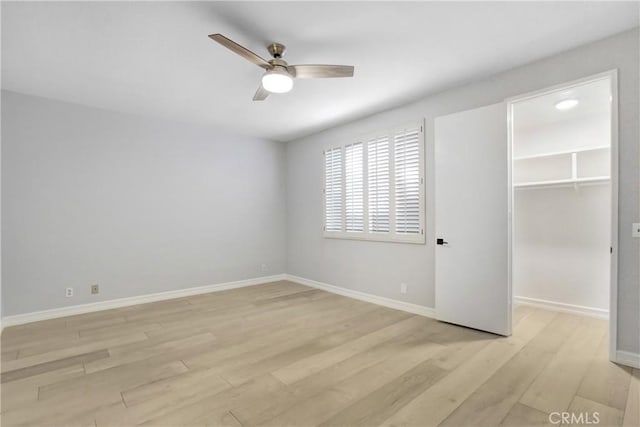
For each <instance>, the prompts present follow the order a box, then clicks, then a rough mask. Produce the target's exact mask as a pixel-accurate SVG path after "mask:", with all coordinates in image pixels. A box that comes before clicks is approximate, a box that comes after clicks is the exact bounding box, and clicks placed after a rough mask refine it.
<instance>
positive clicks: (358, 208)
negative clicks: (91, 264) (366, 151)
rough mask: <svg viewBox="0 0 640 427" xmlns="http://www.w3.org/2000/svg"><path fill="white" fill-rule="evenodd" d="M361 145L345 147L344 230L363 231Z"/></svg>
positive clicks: (359, 143)
mask: <svg viewBox="0 0 640 427" xmlns="http://www.w3.org/2000/svg"><path fill="white" fill-rule="evenodd" d="M362 150H363V144H362V143H361V142H358V143H356V144H349V145H347V146H346V147H345V181H346V182H345V230H346V231H347V232H362V231H363V230H364V180H363V178H364V177H363V156H362Z"/></svg>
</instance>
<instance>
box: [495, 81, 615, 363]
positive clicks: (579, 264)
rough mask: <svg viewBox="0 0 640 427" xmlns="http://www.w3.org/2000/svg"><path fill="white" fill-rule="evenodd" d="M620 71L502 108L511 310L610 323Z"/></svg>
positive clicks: (612, 328) (612, 329) (612, 314)
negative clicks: (531, 309)
mask: <svg viewBox="0 0 640 427" xmlns="http://www.w3.org/2000/svg"><path fill="white" fill-rule="evenodd" d="M616 97H617V88H616V73H615V71H611V72H607V73H603V74H599V75H597V76H592V77H589V78H585V79H581V80H579V81H574V82H571V83H568V84H564V85H560V86H555V87H553V88H549V89H546V90H543V91H539V92H536V93H532V94H527V95H524V96H520V97H517V98H512V99H510V100H508V115H509V139H510V150H511V152H510V166H511V214H512V215H511V226H510V228H511V262H510V264H511V281H512V295H513V304H514V306H515V305H518V304H523V305H532V306H536V307H542V308H547V309H552V310H556V311H562V312H568V313H572V314H579V315H586V316H593V317H599V318H603V319H614V320H613V321H609V326H610V328H609V329H610V349H611V351H610V358H611V359H612V360H614V358H615V343H616V333H615V332H616V331H615V329H616V322H615V318H616V317H615V313H616V303H617V292H616V289H617V269H616V266H617V205H618V204H617V170H618V169H617V168H618V164H617V159H618V157H617V111H616V106H617V102H616Z"/></svg>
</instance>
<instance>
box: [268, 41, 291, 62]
mask: <svg viewBox="0 0 640 427" xmlns="http://www.w3.org/2000/svg"><path fill="white" fill-rule="evenodd" d="M286 48H287V47H286V46H285V45H283V44H281V43H275V42H274V43H271V44H270V45H269V46H267V50H268V51H269V53H270V54H271V56H273V57H274V58H276V59H278V58H282V57H283V56H284V51H285V49H286Z"/></svg>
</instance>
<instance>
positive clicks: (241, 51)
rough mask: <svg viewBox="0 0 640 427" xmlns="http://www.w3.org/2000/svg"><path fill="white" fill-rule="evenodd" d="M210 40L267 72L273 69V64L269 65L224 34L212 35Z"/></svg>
mask: <svg viewBox="0 0 640 427" xmlns="http://www.w3.org/2000/svg"><path fill="white" fill-rule="evenodd" d="M209 38H210V39H211V40H214V41H216V42H218V43H220V44H221V45H222V46H224V47H226V48H227V49H229V50H231V51H233V52H235V53H237V54H238V55H240V56H242V57H243V58H245V59H248V60H249V61H251V62H253V63H254V64H256V65H257V66H259V67H262V68H264V69H265V70H270V69H271V68H273V67H272V66H271V64H269V63H268V62H267V61H266V60H264V59H262V58H261V57H259V56H258V55H256V54H255V53H253V52H251V51H250V50H249V49H247V48H246V47H244V46H241V45H239V44H238V43H236V42H234V41H233V40H231V39H228V38H226V37H225V36H223V35H222V34H211V35H210V36H209Z"/></svg>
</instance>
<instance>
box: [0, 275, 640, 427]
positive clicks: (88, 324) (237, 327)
mask: <svg viewBox="0 0 640 427" xmlns="http://www.w3.org/2000/svg"><path fill="white" fill-rule="evenodd" d="M514 320H515V326H514V334H513V336H511V337H509V338H503V337H496V336H494V335H491V334H487V333H483V332H479V331H475V330H471V329H466V328H461V327H457V326H453V325H450V324H445V323H440V322H437V321H435V320H432V319H427V318H424V317H419V316H415V315H411V314H408V313H404V312H401V311H395V310H391V309H388V308H384V307H379V306H376V305H372V304H368V303H365V302H361V301H357V300H353V299H349V298H345V297H341V296H337V295H333V294H330V293H326V292H323V291H320V290H315V289H311V288H308V287H304V286H301V285H298V284H294V283H290V282H275V283H270V284H265V285H260V286H254V287H249V288H243V289H237V290H231V291H225V292H218V293H211V294H206V295H199V296H193V297H187V298H181V299H175V300H169V301H163V302H157V303H151V304H145V305H139V306H133V307H127V308H121V309H116V310H109V311H103V312H98V313H92V314H85V315H79V316H73V317H67V318H62V319H55V320H49V321H44V322H39V323H32V324H28V325H22V326H15V327H10V328H7V329H6V330H5V331H4V334H3V335H2V361H1V368H2V377H1V378H2V390H1V391H2V394H1V404H2V414H1V421H2V425H3V426H13V425H30V426H39V425H43V426H44V425H80V426H99V427H102V426H125V425H134V424H136V425H137V424H144V425H162V426H177V425H185V426H186V425H224V426H234V427H239V426H245V427H247V426H258V425H269V426H312V425H324V426H351V425H368V426H377V425H384V426H402V425H416V426H436V425H446V426H463V425H482V426H497V425H500V424H503V425H517V426H527V425H553V424H552V423H551V422H550V421H549V414H550V413H552V412H563V411H571V412H574V413H576V414H579V413H589V414H591V415H592V413H593V412H598V413H599V419H600V424H599V425H600V426H605V425H606V426H608V425H612V426H613V425H616V426H617V425H626V426H637V425H638V424H639V421H640V415H639V411H640V410H639V400H640V397H639V396H640V392H639V387H640V385H639V384H640V374H639V371H638V370H633V369H630V368H624V367H620V366H617V365H615V364H612V363H610V362H609V361H608V360H607V334H606V329H607V328H606V322H604V321H600V320H595V319H590V318H581V317H576V316H571V315H567V314H559V313H552V312H547V311H542V310H536V309H531V308H525V307H520V308H518V309H517V310H516V313H515V316H514ZM590 420H591V421H593V418H591V419H590ZM584 421H587V419H586V418H585V419H584Z"/></svg>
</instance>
